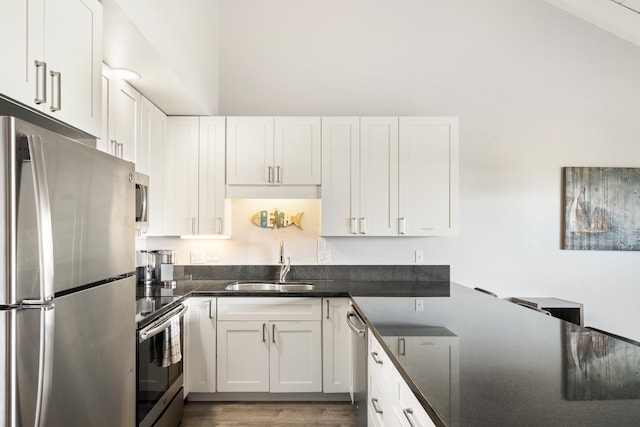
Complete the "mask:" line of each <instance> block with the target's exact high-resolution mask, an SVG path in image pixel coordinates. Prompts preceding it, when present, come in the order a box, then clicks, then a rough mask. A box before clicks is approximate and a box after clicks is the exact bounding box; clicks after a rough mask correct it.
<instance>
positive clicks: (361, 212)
mask: <svg viewBox="0 0 640 427" xmlns="http://www.w3.org/2000/svg"><path fill="white" fill-rule="evenodd" d="M322 168H323V170H322V220H321V221H322V224H321V229H322V230H321V233H322V235H324V236H398V235H407V236H436V235H437V236H441V235H449V234H454V233H455V232H456V231H457V222H458V178H457V177H458V120H457V118H452V117H400V118H398V117H362V118H357V117H323V118H322Z"/></svg>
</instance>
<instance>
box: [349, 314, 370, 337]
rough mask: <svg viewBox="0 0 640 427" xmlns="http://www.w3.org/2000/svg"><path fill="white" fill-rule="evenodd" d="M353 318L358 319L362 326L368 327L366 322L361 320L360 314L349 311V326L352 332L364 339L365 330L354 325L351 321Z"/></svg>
mask: <svg viewBox="0 0 640 427" xmlns="http://www.w3.org/2000/svg"><path fill="white" fill-rule="evenodd" d="M353 317H356V318H357V319H358V320H359V321H360V323H361V324H362V325H366V323H364V321H363V320H362V319H361V318H360V316H358V313H356V312H355V310H349V312H348V313H347V325H349V328H351V330H352V331H353V332H354V333H355V334H356V335H357V336H359V337H363V336H364V334H365V329H364V328H363V329H360V328H358V327H357V326H356V325H354V324H353V321H352V320H351V319H352V318H353Z"/></svg>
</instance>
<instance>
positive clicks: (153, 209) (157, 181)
mask: <svg viewBox="0 0 640 427" xmlns="http://www.w3.org/2000/svg"><path fill="white" fill-rule="evenodd" d="M166 130H167V116H166V115H165V114H164V113H163V112H162V111H160V109H159V108H157V107H156V108H154V114H153V124H152V126H151V140H152V144H153V146H152V149H151V152H150V158H149V230H148V232H147V233H148V234H155V235H158V234H162V227H163V223H164V187H165V185H164V173H165V170H164V152H165V142H166Z"/></svg>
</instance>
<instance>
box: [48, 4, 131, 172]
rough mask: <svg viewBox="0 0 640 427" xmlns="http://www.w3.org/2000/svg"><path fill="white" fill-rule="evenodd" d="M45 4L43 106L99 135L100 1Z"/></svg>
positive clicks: (68, 121) (74, 124) (71, 122)
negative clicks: (45, 88)
mask: <svg viewBox="0 0 640 427" xmlns="http://www.w3.org/2000/svg"><path fill="white" fill-rule="evenodd" d="M45 3H46V10H45V25H44V28H45V35H44V43H45V46H44V52H45V55H46V62H47V65H48V73H49V75H48V76H47V79H48V82H47V86H48V91H49V96H50V99H49V100H48V103H47V105H48V107H47V108H46V110H45V111H47V112H49V113H50V114H52V115H53V116H54V117H56V118H57V119H58V120H62V121H64V122H67V123H69V124H71V125H73V126H75V127H77V128H80V129H82V130H84V131H86V132H89V133H91V134H92V135H95V136H99V135H100V126H101V120H102V114H101V108H102V101H101V95H102V89H101V73H102V5H101V4H100V3H99V2H98V0H46V2H45ZM133 150H134V149H133V148H132V151H133ZM130 160H131V161H133V160H134V158H133V157H132V158H131V159H130Z"/></svg>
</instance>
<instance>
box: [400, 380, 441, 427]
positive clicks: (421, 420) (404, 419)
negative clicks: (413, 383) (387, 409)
mask: <svg viewBox="0 0 640 427" xmlns="http://www.w3.org/2000/svg"><path fill="white" fill-rule="evenodd" d="M397 384H398V388H399V392H400V400H399V402H398V404H397V405H396V408H395V409H396V411H397V417H398V418H399V419H400V420H401V424H402V425H403V426H406V427H432V426H433V427H435V424H434V423H433V421H432V420H431V418H430V417H429V415H427V412H426V411H425V409H424V408H423V407H422V404H421V403H420V402H419V401H418V398H417V397H416V396H415V394H413V392H412V391H411V389H410V388H409V386H408V385H407V383H405V382H404V380H403V379H402V377H401V376H400V374H399V373H398V374H397Z"/></svg>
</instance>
